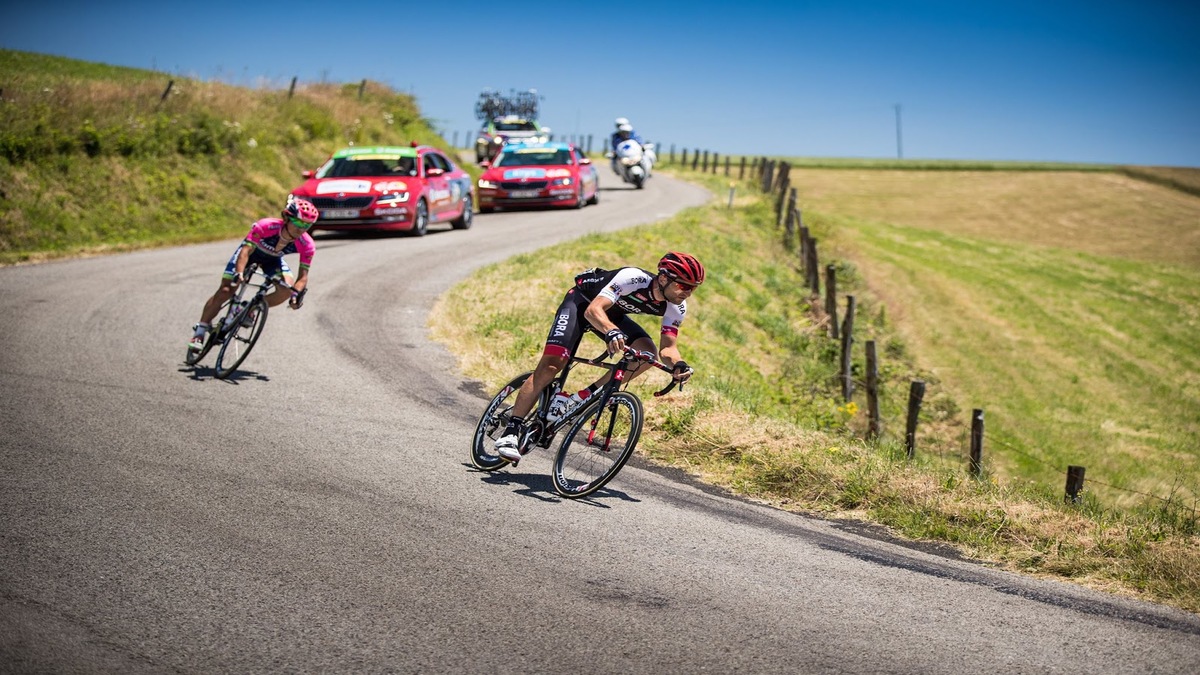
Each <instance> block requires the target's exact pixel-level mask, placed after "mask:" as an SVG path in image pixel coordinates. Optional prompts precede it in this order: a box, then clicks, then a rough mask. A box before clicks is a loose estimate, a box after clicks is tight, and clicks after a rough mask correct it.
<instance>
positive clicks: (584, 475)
mask: <svg viewBox="0 0 1200 675" xmlns="http://www.w3.org/2000/svg"><path fill="white" fill-rule="evenodd" d="M643 419H644V416H643V414H642V402H641V400H640V399H639V398H638V397H637V396H634V395H633V394H631V393H629V392H627V391H619V392H616V393H614V394H613V395H612V396H609V397H608V399H607V400H605V401H602V402H600V404H599V405H596V406H593V407H592V408H590V409H587V410H585V412H584V414H582V415H580V416H579V418H578V419H576V420H575V422H574V424H572V425H571V430H570V431H568V432H567V437H566V439H565V440H563V443H562V446H560V447H559V449H558V454H557V455H556V456H555V457H554V471H553V474H552V477H553V482H554V490H555V491H556V492H558V494H560V495H562V496H563V497H566V498H567V499H578V498H580V497H586V496H587V495H590V494H592V493H593V492H595V491H596V490H599V489H600V488H602V487H604V485H605V484H606V483H608V481H610V480H612V478H613V476H616V475H617V472H618V471H620V470H621V467H623V466H625V462H627V461H629V458H630V457H631V456H632V455H633V449H634V447H635V446H636V445H637V442H638V438H639V437H640V436H641V435H642V421H643Z"/></svg>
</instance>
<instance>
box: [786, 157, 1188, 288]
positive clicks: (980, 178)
mask: <svg viewBox="0 0 1200 675" xmlns="http://www.w3.org/2000/svg"><path fill="white" fill-rule="evenodd" d="M1180 172H1181V173H1183V174H1186V175H1189V176H1197V175H1200V170H1195V171H1191V170H1180ZM791 180H792V185H793V186H794V187H796V188H797V192H798V194H799V201H800V203H801V205H802V207H803V208H804V209H805V210H810V209H811V210H815V211H820V212H824V213H836V214H838V215H841V216H853V217H857V218H863V219H867V220H873V221H878V222H887V223H891V224H893V225H900V226H909V227H921V228H930V229H939V230H942V231H945V232H949V233H952V234H959V235H966V236H971V237H980V238H984V239H995V240H1000V241H1011V242H1020V243H1027V244H1033V245H1040V246H1053V247H1061V248H1069V249H1075V250H1080V251H1085V252H1088V253H1094V254H1096V255H1103V256H1113V257H1123V258H1129V259H1132V260H1142V261H1147V262H1157V263H1166V264H1174V265H1185V266H1191V267H1193V268H1196V267H1200V198H1197V197H1195V196H1193V195H1189V194H1186V193H1183V192H1180V191H1178V190H1173V189H1171V188H1169V187H1164V186H1162V185H1156V184H1153V183H1148V182H1146V181H1142V180H1138V179H1135V178H1131V177H1129V176H1125V175H1120V174H1115V173H1095V172H1092V173H1082V172H1011V171H963V172H955V171H886V170H865V169H842V170H819V169H793V170H792V172H791ZM1197 182H1200V179H1197ZM1131 225H1135V226H1131Z"/></svg>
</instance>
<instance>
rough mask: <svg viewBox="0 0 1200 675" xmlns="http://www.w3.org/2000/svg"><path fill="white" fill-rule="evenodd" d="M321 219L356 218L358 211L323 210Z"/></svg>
mask: <svg viewBox="0 0 1200 675" xmlns="http://www.w3.org/2000/svg"><path fill="white" fill-rule="evenodd" d="M321 217H322V218H357V217H358V209H325V210H324V211H322V212H321Z"/></svg>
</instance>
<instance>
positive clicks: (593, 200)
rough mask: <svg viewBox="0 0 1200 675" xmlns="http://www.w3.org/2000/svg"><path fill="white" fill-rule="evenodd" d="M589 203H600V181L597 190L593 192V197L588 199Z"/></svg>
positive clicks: (597, 183)
mask: <svg viewBox="0 0 1200 675" xmlns="http://www.w3.org/2000/svg"><path fill="white" fill-rule="evenodd" d="M588 203H589V204H599V203H600V181H596V191H595V192H593V193H592V198H591V199H589V200H588Z"/></svg>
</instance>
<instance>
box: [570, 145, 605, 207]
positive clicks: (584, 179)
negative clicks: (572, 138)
mask: <svg viewBox="0 0 1200 675" xmlns="http://www.w3.org/2000/svg"><path fill="white" fill-rule="evenodd" d="M573 150H574V151H575V161H576V162H578V164H579V182H580V183H581V184H583V196H584V198H585V199H591V198H592V195H594V194H596V190H598V189H600V185H599V175H598V174H597V173H596V167H595V165H593V164H592V160H590V159H588V157H587V155H585V154H583V151H582V150H580V149H579V148H578V147H574V148H573Z"/></svg>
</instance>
